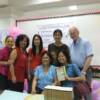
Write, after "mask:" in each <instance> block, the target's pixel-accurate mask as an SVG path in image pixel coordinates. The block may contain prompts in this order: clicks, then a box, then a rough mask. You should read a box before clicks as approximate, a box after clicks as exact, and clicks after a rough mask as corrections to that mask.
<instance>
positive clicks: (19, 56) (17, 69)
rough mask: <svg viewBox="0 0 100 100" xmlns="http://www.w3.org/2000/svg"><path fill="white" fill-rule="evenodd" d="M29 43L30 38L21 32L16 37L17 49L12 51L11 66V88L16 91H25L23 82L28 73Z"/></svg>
mask: <svg viewBox="0 0 100 100" xmlns="http://www.w3.org/2000/svg"><path fill="white" fill-rule="evenodd" d="M28 45H29V38H28V37H27V36H26V35H24V34H20V35H19V36H18V37H17V38H16V42H15V49H14V50H13V51H12V52H11V55H10V59H9V60H10V61H11V62H12V64H11V65H10V66H9V70H10V71H9V89H11V90H14V91H19V92H22V91H23V83H24V79H25V77H26V74H27V69H28V68H27V66H28V57H27V52H26V48H27V47H28Z"/></svg>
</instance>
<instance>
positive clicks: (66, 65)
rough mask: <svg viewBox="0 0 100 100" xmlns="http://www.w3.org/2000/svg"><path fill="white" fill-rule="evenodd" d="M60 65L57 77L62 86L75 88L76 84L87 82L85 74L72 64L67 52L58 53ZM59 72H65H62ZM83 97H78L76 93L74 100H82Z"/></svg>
mask: <svg viewBox="0 0 100 100" xmlns="http://www.w3.org/2000/svg"><path fill="white" fill-rule="evenodd" d="M58 63H59V64H58V65H59V67H58V68H57V77H58V80H59V81H60V84H61V86H63V87H74V86H75V82H78V81H85V76H84V74H82V73H81V72H80V70H79V68H78V67H77V66H76V65H75V64H71V60H70V57H69V56H68V54H67V52H66V51H60V52H59V53H58ZM61 68H62V69H63V70H62V69H61ZM59 70H61V71H64V72H61V71H59ZM60 73H61V74H60ZM60 75H62V76H60ZM63 77H64V78H63ZM61 78H62V80H61ZM82 97H83V96H80V94H78V96H76V93H75V92H74V100H81V99H82Z"/></svg>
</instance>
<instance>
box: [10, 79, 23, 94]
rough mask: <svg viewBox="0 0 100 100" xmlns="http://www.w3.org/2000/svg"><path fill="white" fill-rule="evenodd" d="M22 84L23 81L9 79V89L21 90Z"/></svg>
mask: <svg viewBox="0 0 100 100" xmlns="http://www.w3.org/2000/svg"><path fill="white" fill-rule="evenodd" d="M23 86H24V83H23V82H16V83H13V82H12V81H11V80H9V90H12V91H18V92H23Z"/></svg>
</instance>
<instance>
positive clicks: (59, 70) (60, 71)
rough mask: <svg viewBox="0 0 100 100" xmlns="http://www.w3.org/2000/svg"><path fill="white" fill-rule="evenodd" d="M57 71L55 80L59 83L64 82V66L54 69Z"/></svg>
mask: <svg viewBox="0 0 100 100" xmlns="http://www.w3.org/2000/svg"><path fill="white" fill-rule="evenodd" d="M56 71H57V78H58V80H59V81H64V80H65V76H66V75H67V73H66V66H61V67H57V68H56Z"/></svg>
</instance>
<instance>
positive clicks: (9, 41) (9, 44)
mask: <svg viewBox="0 0 100 100" xmlns="http://www.w3.org/2000/svg"><path fill="white" fill-rule="evenodd" d="M5 44H6V46H7V47H9V48H12V47H13V46H14V39H13V37H11V36H9V37H8V38H6V41H5Z"/></svg>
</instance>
